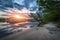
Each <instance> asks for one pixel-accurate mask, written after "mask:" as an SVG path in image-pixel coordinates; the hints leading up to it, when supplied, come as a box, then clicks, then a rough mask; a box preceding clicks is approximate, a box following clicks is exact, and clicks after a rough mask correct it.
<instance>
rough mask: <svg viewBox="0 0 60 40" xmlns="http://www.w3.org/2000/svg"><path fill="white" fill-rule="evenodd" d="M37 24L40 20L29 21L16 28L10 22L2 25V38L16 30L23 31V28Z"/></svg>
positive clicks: (0, 35) (0, 29) (0, 28)
mask: <svg viewBox="0 0 60 40" xmlns="http://www.w3.org/2000/svg"><path fill="white" fill-rule="evenodd" d="M37 25H38V22H29V23H27V24H22V25H20V27H21V28H20V27H17V28H14V27H13V26H11V25H9V24H8V25H4V26H2V25H0V38H1V37H4V36H7V35H10V34H12V33H15V32H19V31H22V30H21V29H23V30H26V29H29V27H30V26H32V27H34V26H37Z"/></svg>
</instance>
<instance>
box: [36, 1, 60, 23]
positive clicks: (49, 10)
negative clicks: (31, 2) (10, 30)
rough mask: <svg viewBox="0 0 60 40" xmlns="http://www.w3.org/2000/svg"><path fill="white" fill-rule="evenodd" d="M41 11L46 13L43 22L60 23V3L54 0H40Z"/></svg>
mask: <svg viewBox="0 0 60 40" xmlns="http://www.w3.org/2000/svg"><path fill="white" fill-rule="evenodd" d="M37 3H38V5H39V10H42V9H44V10H42V12H43V13H44V17H43V20H44V21H48V22H60V2H59V1H54V0H38V1H37Z"/></svg>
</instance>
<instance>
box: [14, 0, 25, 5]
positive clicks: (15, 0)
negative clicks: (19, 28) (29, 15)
mask: <svg viewBox="0 0 60 40" xmlns="http://www.w3.org/2000/svg"><path fill="white" fill-rule="evenodd" d="M23 1H24V0H14V2H16V3H18V4H20V5H24V3H23Z"/></svg>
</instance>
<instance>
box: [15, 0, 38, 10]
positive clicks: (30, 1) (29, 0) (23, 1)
mask: <svg viewBox="0 0 60 40" xmlns="http://www.w3.org/2000/svg"><path fill="white" fill-rule="evenodd" d="M36 1H37V0H15V1H14V2H16V3H18V4H20V5H23V6H24V7H25V8H27V9H29V10H31V11H36V10H37V3H36Z"/></svg>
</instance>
